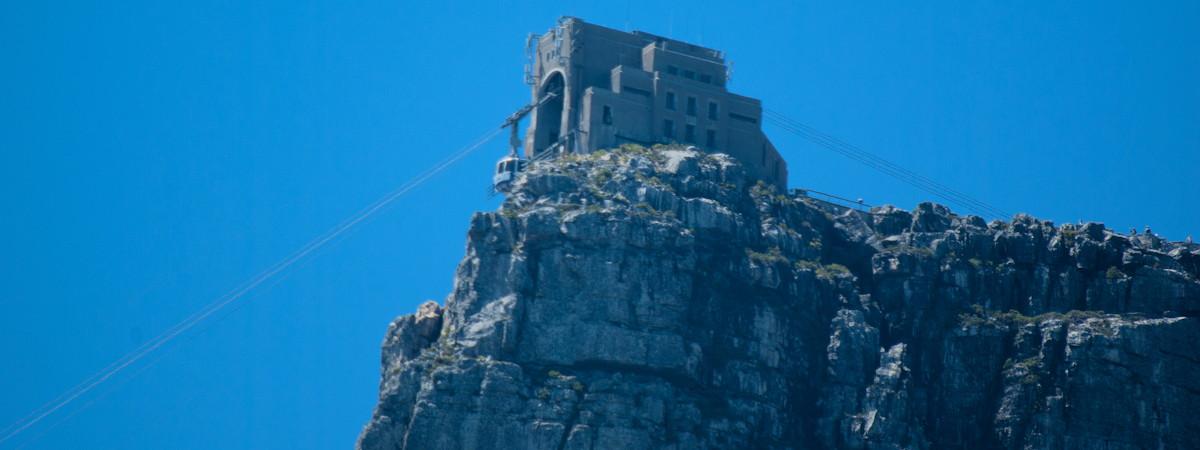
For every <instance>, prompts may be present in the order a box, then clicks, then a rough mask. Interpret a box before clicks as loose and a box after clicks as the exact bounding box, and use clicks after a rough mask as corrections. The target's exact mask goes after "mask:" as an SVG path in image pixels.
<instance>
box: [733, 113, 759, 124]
mask: <svg viewBox="0 0 1200 450" xmlns="http://www.w3.org/2000/svg"><path fill="white" fill-rule="evenodd" d="M729 118H730V119H733V120H740V121H742V122H747V123H758V119H755V118H753V117H749V116H743V115H741V114H738V113H729Z"/></svg>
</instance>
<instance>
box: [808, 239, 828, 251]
mask: <svg viewBox="0 0 1200 450" xmlns="http://www.w3.org/2000/svg"><path fill="white" fill-rule="evenodd" d="M824 245H825V243H824V242H821V238H819V237H814V238H812V240H811V241H808V248H811V249H813V251H815V252H820V251H821V247H823V246H824Z"/></svg>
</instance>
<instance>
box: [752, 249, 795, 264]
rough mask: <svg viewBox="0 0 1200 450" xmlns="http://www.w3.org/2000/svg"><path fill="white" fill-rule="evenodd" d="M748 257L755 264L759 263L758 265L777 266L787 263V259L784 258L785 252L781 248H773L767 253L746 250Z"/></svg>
mask: <svg viewBox="0 0 1200 450" xmlns="http://www.w3.org/2000/svg"><path fill="white" fill-rule="evenodd" d="M746 256H747V257H749V258H750V260H751V261H754V262H757V263H760V264H763V265H769V264H776V263H780V262H785V261H787V258H785V257H784V256H783V251H782V250H780V249H779V247H771V248H770V249H768V250H767V252H766V253H762V252H756V251H754V250H751V249H746Z"/></svg>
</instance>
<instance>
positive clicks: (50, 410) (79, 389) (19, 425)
mask: <svg viewBox="0 0 1200 450" xmlns="http://www.w3.org/2000/svg"><path fill="white" fill-rule="evenodd" d="M502 131H504V129H503V128H496V129H493V130H491V131H489V132H487V133H485V134H483V135H482V136H480V137H479V138H478V139H476V140H475V141H474V142H472V143H471V144H470V145H467V146H466V147H463V148H462V149H460V150H458V151H456V152H455V153H453V154H451V155H450V156H448V157H447V158H446V159H444V160H442V161H441V162H439V163H438V164H436V165H434V166H433V167H431V168H429V169H428V170H426V171H424V172H422V173H420V174H418V175H417V176H415V177H413V178H412V179H410V180H408V181H407V182H405V183H404V184H401V185H400V186H399V187H397V188H396V189H395V190H393V191H391V192H389V193H388V194H387V195H385V196H383V197H382V198H380V199H379V200H376V201H375V202H374V203H371V204H370V205H368V206H367V207H365V208H363V209H361V210H359V212H357V213H355V214H354V215H352V216H350V217H349V218H347V219H346V220H344V221H342V223H340V224H338V225H337V226H335V227H333V228H332V229H330V230H329V231H326V232H325V233H324V234H321V235H319V236H317V237H316V238H315V239H313V240H312V241H309V242H308V244H305V245H304V246H303V247H301V248H300V249H299V250H297V251H295V252H294V253H292V254H291V255H290V256H288V257H287V258H284V259H283V260H281V261H279V262H278V263H276V264H275V265H273V266H271V267H269V268H268V269H266V270H264V271H262V272H260V273H259V274H258V275H255V276H254V277H253V278H250V279H249V280H247V281H246V282H244V283H242V284H241V285H239V286H238V287H236V288H234V289H233V290H231V291H229V292H228V293H226V294H225V295H223V296H221V297H219V298H218V299H217V300H215V301H213V302H212V303H210V304H208V305H207V306H205V307H204V308H202V309H200V310H199V311H196V312H195V313H193V314H192V315H190V316H188V317H187V318H186V319H184V320H183V321H181V322H179V323H177V324H176V325H175V326H173V327H171V328H170V329H168V330H167V331H165V332H163V333H162V334H160V335H158V336H157V337H155V338H154V339H151V340H149V341H147V342H146V343H144V344H142V345H141V346H140V347H138V348H137V349H135V350H133V351H131V352H129V353H127V354H125V355H124V356H122V357H121V358H119V359H117V360H116V361H113V362H112V363H111V364H109V365H108V366H106V367H104V368H103V369H101V370H100V371H99V372H97V373H95V374H94V375H92V376H90V377H88V378H87V379H85V380H84V381H82V382H80V383H79V384H77V385H75V386H74V387H72V388H71V389H68V390H67V391H66V392H63V393H62V394H60V395H59V396H57V397H55V398H54V399H53V400H51V401H49V402H47V403H46V404H44V405H42V406H41V407H39V408H37V409H35V410H34V411H33V412H31V413H29V414H28V415H26V416H25V417H24V418H22V419H20V420H18V421H17V422H15V423H13V424H11V425H9V426H8V427H5V429H4V431H3V432H2V433H4V434H3V435H2V436H0V443H3V442H5V441H7V440H9V439H11V438H12V437H14V436H16V435H18V434H20V433H21V432H22V431H25V430H26V429H28V428H29V427H32V426H33V425H35V424H37V423H38V422H40V421H42V420H43V419H45V418H46V417H47V416H49V415H51V414H54V412H56V411H58V410H59V409H61V408H63V407H64V406H67V405H68V404H70V403H71V402H73V401H74V400H75V399H77V398H79V397H80V396H82V395H84V394H86V393H88V392H89V391H91V390H92V389H94V388H96V386H99V385H100V384H102V383H104V382H105V381H107V380H109V379H110V378H112V377H113V376H115V375H117V374H118V373H120V372H121V371H123V370H124V369H126V368H128V367H129V366H130V365H132V364H134V363H136V362H138V361H139V360H141V359H142V358H144V357H146V355H149V354H150V353H152V352H154V351H155V350H157V349H159V348H160V347H162V346H163V345H165V344H167V343H168V342H170V341H171V340H173V339H175V338H176V337H178V336H179V335H180V334H183V333H185V332H187V331H188V330H190V329H192V328H193V327H195V326H196V325H197V324H199V323H201V322H203V321H204V320H205V319H207V318H209V317H210V316H212V315H213V314H215V313H217V312H218V311H220V310H221V309H223V308H225V307H226V306H228V305H229V304H230V303H233V302H235V301H237V300H238V299H240V298H242V297H243V296H245V295H246V293H248V292H250V291H252V290H254V288H256V287H258V286H259V285H261V284H263V282H265V281H267V280H269V279H271V278H272V277H274V276H275V275H278V274H279V273H280V272H283V271H284V270H287V269H288V268H289V267H291V266H293V265H295V264H296V263H297V262H299V261H300V260H302V259H304V258H305V257H306V256H308V255H309V254H311V253H313V252H314V251H316V250H317V249H319V248H321V247H322V246H324V245H325V244H327V243H329V242H330V241H332V240H334V239H335V238H337V237H338V236H340V235H342V234H343V233H345V232H346V231H348V230H350V229H351V228H353V227H354V226H355V225H358V224H359V223H361V222H363V221H364V220H366V219H368V218H369V217H371V216H372V215H374V214H375V213H376V212H378V211H379V210H381V209H383V208H384V207H386V206H388V205H389V204H391V203H392V202H394V201H396V199H399V198H400V197H402V196H404V194H407V193H408V192H409V191H411V190H413V189H414V188H416V187H417V186H420V185H421V184H423V183H424V182H426V181H428V180H429V179H430V178H433V177H434V176H436V175H437V174H439V173H441V172H442V171H444V170H446V169H447V168H449V167H450V166H452V165H454V164H455V163H457V162H459V161H460V160H462V159H463V158H465V157H466V156H467V155H469V154H471V153H472V152H474V151H475V150H477V149H479V148H480V147H482V146H483V144H485V143H487V142H488V141H490V140H492V139H493V138H495V137H496V136H497V135H499V134H500V133H501V132H502Z"/></svg>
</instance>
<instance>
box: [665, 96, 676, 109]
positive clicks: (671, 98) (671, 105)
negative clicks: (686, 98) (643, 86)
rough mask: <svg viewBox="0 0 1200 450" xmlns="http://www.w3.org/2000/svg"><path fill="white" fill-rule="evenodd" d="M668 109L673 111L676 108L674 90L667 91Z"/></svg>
mask: <svg viewBox="0 0 1200 450" xmlns="http://www.w3.org/2000/svg"><path fill="white" fill-rule="evenodd" d="M667 109H669V110H671V111H674V110H675V93H674V92H668V93H667Z"/></svg>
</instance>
